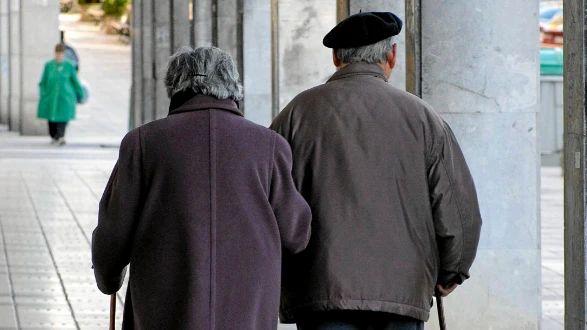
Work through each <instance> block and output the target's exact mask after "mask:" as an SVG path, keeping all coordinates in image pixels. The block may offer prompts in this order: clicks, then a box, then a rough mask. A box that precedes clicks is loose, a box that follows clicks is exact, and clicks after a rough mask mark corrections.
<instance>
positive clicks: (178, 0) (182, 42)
mask: <svg viewBox="0 0 587 330" xmlns="http://www.w3.org/2000/svg"><path fill="white" fill-rule="evenodd" d="M189 9H190V1H189V0H173V1H171V14H172V15H171V29H172V31H173V33H172V35H171V36H172V53H175V52H176V51H177V50H178V49H179V48H181V47H186V46H190V45H191V35H192V33H191V23H190V12H189Z"/></svg>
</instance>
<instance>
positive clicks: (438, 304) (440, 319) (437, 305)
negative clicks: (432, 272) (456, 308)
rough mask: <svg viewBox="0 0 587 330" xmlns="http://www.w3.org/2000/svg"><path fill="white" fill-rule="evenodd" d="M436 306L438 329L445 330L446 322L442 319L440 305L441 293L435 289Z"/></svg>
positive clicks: (442, 311)
mask: <svg viewBox="0 0 587 330" xmlns="http://www.w3.org/2000/svg"><path fill="white" fill-rule="evenodd" d="M436 308H437V309H438V323H439V324H440V330H446V323H445V321H444V306H443V305H442V294H441V293H440V292H439V291H438V290H436Z"/></svg>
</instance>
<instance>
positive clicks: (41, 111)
mask: <svg viewBox="0 0 587 330" xmlns="http://www.w3.org/2000/svg"><path fill="white" fill-rule="evenodd" d="M39 87H40V89H41V98H40V100H39V108H38V113H37V116H38V117H39V118H42V119H47V120H48V121H49V135H51V143H52V144H58V145H60V146H61V145H64V144H65V129H66V127H67V123H68V122H69V121H71V120H73V119H75V107H76V104H77V103H78V100H81V99H83V98H84V90H83V88H82V85H81V84H80V81H79V79H78V77H77V73H76V69H75V65H74V64H73V63H72V62H70V61H69V60H68V59H66V58H65V46H64V45H63V44H58V45H57V46H55V59H54V60H51V61H49V62H47V63H46V64H45V69H44V71H43V77H42V78H41V82H40V83H39Z"/></svg>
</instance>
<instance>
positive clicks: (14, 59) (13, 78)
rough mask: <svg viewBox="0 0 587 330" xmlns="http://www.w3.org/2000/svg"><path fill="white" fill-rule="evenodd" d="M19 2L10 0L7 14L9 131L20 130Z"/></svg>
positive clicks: (18, 0)
mask: <svg viewBox="0 0 587 330" xmlns="http://www.w3.org/2000/svg"><path fill="white" fill-rule="evenodd" d="M20 32H21V31H20V0H10V14H9V34H10V38H9V43H10V45H9V46H10V50H9V53H10V59H9V62H10V63H9V67H10V71H9V76H10V83H9V84H10V91H9V93H10V96H9V98H10V107H9V109H10V113H9V121H8V128H9V129H10V130H11V131H15V132H18V131H19V130H20V63H21V58H20V56H21V50H20V36H21V33H20Z"/></svg>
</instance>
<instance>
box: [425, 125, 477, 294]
mask: <svg viewBox="0 0 587 330" xmlns="http://www.w3.org/2000/svg"><path fill="white" fill-rule="evenodd" d="M442 124H443V125H442V126H443V127H442V129H441V130H440V132H439V133H437V134H439V135H440V136H439V137H437V140H438V141H439V142H438V143H436V145H435V147H434V149H433V151H432V153H431V157H430V160H429V164H430V166H429V170H428V181H429V189H430V202H431V206H432V211H433V215H434V228H435V231H436V238H437V243H438V249H439V253H440V274H439V276H438V283H439V284H442V285H448V284H452V283H455V284H462V283H463V282H464V281H465V280H466V279H468V278H469V269H470V268H471V265H472V264H473V260H474V259H475V255H476V253H477V246H478V244H479V235H480V231H481V215H480V211H479V203H478V201H477V193H476V191H475V185H474V183H473V178H472V176H471V173H470V171H469V168H468V166H467V163H466V161H465V157H464V156H463V153H462V151H461V148H460V147H459V145H458V143H457V140H456V138H455V136H454V134H453V132H452V131H451V129H450V127H449V126H448V125H447V124H446V123H444V122H442Z"/></svg>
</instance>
